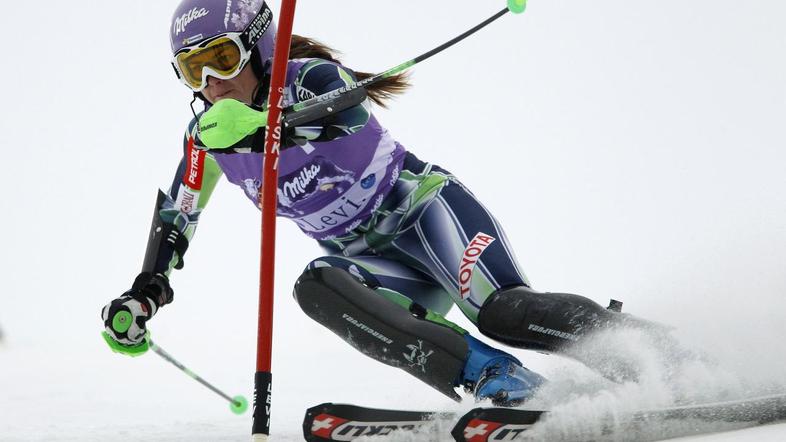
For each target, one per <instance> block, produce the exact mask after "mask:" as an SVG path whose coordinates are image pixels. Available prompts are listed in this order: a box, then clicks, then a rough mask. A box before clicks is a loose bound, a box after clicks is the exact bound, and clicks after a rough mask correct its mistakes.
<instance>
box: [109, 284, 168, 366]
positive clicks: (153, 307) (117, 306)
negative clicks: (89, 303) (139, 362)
mask: <svg viewBox="0 0 786 442" xmlns="http://www.w3.org/2000/svg"><path fill="white" fill-rule="evenodd" d="M173 296H174V292H173V291H172V288H171V287H169V279H168V278H167V277H166V276H164V275H161V274H156V275H153V274H151V273H149V272H145V273H140V274H139V276H137V277H136V280H134V284H133V285H132V286H131V290H128V291H127V292H125V293H123V294H122V295H121V296H120V297H119V298H117V299H115V300H114V301H112V302H110V303H109V304H107V305H106V306H105V307H104V309H103V310H102V311H101V318H102V319H103V320H104V327H105V329H106V331H105V332H104V339H106V342H107V343H108V344H109V346H110V347H111V348H112V350H114V351H116V352H118V353H124V354H127V355H131V356H136V355H139V354H142V353H144V352H145V351H147V348H148V343H147V340H146V339H145V335H146V334H147V329H146V327H145V323H146V322H147V320H148V319H150V318H152V317H153V315H155V314H156V312H157V311H158V309H159V308H161V307H162V306H164V305H166V304H169V303H170V302H172V299H173Z"/></svg>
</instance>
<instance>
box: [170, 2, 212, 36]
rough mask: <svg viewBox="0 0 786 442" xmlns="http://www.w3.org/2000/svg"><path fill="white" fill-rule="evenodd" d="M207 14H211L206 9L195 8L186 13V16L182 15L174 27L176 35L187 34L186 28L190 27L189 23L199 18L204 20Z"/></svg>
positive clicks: (176, 20)
mask: <svg viewBox="0 0 786 442" xmlns="http://www.w3.org/2000/svg"><path fill="white" fill-rule="evenodd" d="M207 14H210V11H208V10H207V9H205V8H199V9H197V8H193V9H191V10H190V11H188V12H186V13H185V14H183V15H181V16H180V17H178V18H176V19H175V25H174V27H175V29H174V31H175V35H180V33H181V32H185V31H186V26H188V24H189V23H191V22H192V21H194V20H196V19H198V18H202V17H204V16H206V15H207Z"/></svg>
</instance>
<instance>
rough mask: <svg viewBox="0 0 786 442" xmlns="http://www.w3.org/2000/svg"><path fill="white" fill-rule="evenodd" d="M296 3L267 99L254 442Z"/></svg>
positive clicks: (266, 376)
mask: <svg viewBox="0 0 786 442" xmlns="http://www.w3.org/2000/svg"><path fill="white" fill-rule="evenodd" d="M296 3H297V0H282V1H281V13H280V15H279V18H278V31H277V33H276V45H275V49H274V50H273V70H272V75H271V78H270V93H269V95H268V101H267V102H268V119H267V132H266V134H265V161H264V166H263V171H262V192H260V201H259V203H260V206H261V207H262V241H261V244H260V264H259V318H258V325H259V329H258V331H257V369H256V373H255V374H254V413H253V417H252V419H253V422H252V425H251V434H252V440H253V441H254V442H262V441H267V440H268V436H270V411H271V410H270V409H271V405H272V390H273V388H272V386H273V385H272V375H271V362H272V355H273V289H274V275H275V259H276V206H277V198H276V197H277V195H276V191H277V189H278V156H279V149H280V147H281V113H282V108H283V101H284V96H283V93H284V87H285V82H286V76H287V64H288V61H289V45H290V43H291V40H292V22H293V21H294V19H295V4H296Z"/></svg>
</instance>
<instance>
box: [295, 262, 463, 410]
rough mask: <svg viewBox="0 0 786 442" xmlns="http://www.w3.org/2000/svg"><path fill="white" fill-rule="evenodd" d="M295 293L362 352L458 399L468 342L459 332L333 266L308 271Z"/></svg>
mask: <svg viewBox="0 0 786 442" xmlns="http://www.w3.org/2000/svg"><path fill="white" fill-rule="evenodd" d="M294 295H295V299H296V300H297V302H298V304H300V307H301V308H302V309H303V311H304V312H305V313H306V314H307V315H308V316H309V317H311V318H312V319H314V320H315V321H317V322H319V323H320V324H322V325H324V326H325V327H327V328H328V329H330V330H331V331H332V332H333V333H335V334H337V335H338V336H339V337H341V339H343V340H345V341H346V342H347V343H349V344H350V345H352V346H353V347H355V348H356V349H358V350H360V351H361V352H362V353H364V354H366V355H368V356H370V357H372V358H374V359H376V360H377V361H380V362H383V363H385V364H387V365H390V366H393V367H398V368H401V369H402V370H404V371H406V372H408V373H410V374H412V375H413V376H415V377H417V378H418V379H420V380H422V381H423V382H425V383H427V384H429V385H430V386H432V387H434V388H436V389H437V390H439V391H440V392H442V393H444V394H446V395H447V396H449V397H451V398H452V399H454V400H459V399H460V397H459V396H458V395H457V394H456V392H455V390H454V388H455V383H456V382H457V380H458V378H459V376H460V375H461V371H462V369H463V367H464V362H465V360H466V358H467V354H468V345H467V342H466V340H465V339H464V336H463V335H462V334H461V333H459V332H458V331H456V330H453V329H451V328H450V327H447V326H445V325H441V324H437V323H435V322H431V321H428V320H425V319H423V316H424V315H423V311H422V310H424V309H423V308H422V307H420V306H418V305H417V304H414V303H413V304H412V307H411V308H410V309H407V308H404V307H402V306H400V305H398V304H396V303H395V302H393V301H391V300H389V299H387V298H385V297H384V296H381V295H380V294H378V293H376V292H375V291H374V290H372V289H371V288H369V287H367V286H365V285H364V284H362V283H361V282H360V281H358V280H357V279H356V278H355V277H353V276H352V275H350V274H349V273H348V272H347V271H345V270H343V269H340V268H335V267H322V268H311V269H307V270H306V271H305V272H303V274H302V275H301V276H300V278H298V281H297V283H296V284H295V290H294Z"/></svg>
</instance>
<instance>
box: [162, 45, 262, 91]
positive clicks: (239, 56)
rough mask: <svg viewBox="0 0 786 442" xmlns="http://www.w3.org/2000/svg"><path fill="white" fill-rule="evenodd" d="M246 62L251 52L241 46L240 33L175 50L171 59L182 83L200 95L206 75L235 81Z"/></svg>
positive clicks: (249, 58) (205, 81)
mask: <svg viewBox="0 0 786 442" xmlns="http://www.w3.org/2000/svg"><path fill="white" fill-rule="evenodd" d="M251 47H252V48H253V46H251ZM249 60H251V51H250V50H249V49H247V48H246V46H245V45H244V44H243V41H242V40H241V33H240V32H231V33H227V34H221V35H219V36H216V37H213V38H211V39H208V40H205V41H203V42H201V43H199V44H197V45H194V46H189V47H185V48H183V49H181V50H179V51H177V52H176V53H175V55H173V56H172V66H174V67H175V71H176V72H177V76H178V78H180V81H182V82H183V84H185V85H186V86H188V87H189V88H191V90H193V91H194V92H201V91H202V90H203V89H204V88H205V87H207V77H208V76H211V77H215V78H220V79H222V80H228V79H230V78H234V77H235V76H237V74H239V73H240V71H242V70H243V68H244V67H245V66H246V64H248V61H249Z"/></svg>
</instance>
